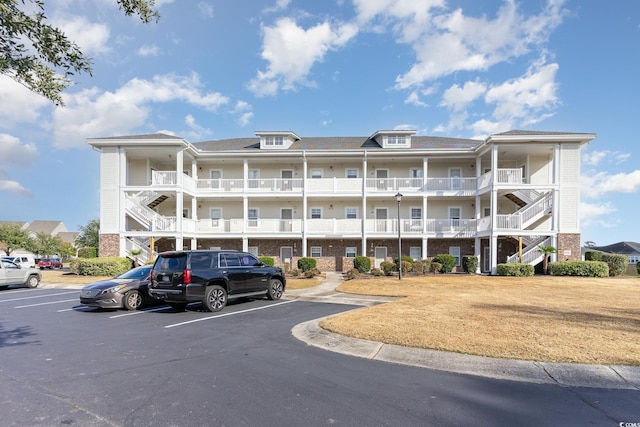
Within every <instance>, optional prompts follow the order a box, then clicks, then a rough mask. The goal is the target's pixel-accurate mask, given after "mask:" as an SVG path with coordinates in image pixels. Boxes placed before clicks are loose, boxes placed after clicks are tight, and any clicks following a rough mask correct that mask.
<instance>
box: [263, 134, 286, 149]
mask: <svg viewBox="0 0 640 427" xmlns="http://www.w3.org/2000/svg"><path fill="white" fill-rule="evenodd" d="M264 145H266V146H270V147H274V146H277V147H280V146H282V145H284V137H283V136H265V137H264Z"/></svg>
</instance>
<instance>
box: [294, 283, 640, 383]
mask: <svg viewBox="0 0 640 427" xmlns="http://www.w3.org/2000/svg"><path fill="white" fill-rule="evenodd" d="M342 281H343V278H342V274H340V273H335V272H329V273H327V277H326V279H325V280H323V282H322V283H321V284H320V285H318V286H315V287H312V288H307V289H297V290H288V291H286V292H285V294H284V298H286V299H298V300H303V301H314V302H325V303H331V304H350V305H358V306H367V307H368V306H372V305H376V304H381V303H385V302H389V301H393V300H396V299H397V298H387V297H370V296H365V295H353V294H346V293H342V292H338V291H336V288H337V287H338V285H340V283H342ZM321 320H322V319H314V320H310V321H308V322H305V323H301V324H299V325H297V326H295V327H294V328H293V329H292V333H293V335H294V336H295V337H296V338H298V339H299V340H301V341H304V342H306V343H307V344H309V345H312V346H315V347H319V348H322V349H324V350H329V351H335V352H338V353H343V354H347V355H350V356H356V357H363V358H367V359H373V360H379V361H384V362H392V363H400V364H404V365H411V366H418V367H423V368H429V369H438V370H442V371H448V372H456V373H460V374H467V375H479V376H484V377H490V378H498V379H506V380H513V381H525V382H533V383H540V384H556V385H560V386H563V387H598V388H612V389H629V390H640V367H633V366H605V365H582V364H571V363H546V362H530V361H523V360H509V359H496V358H490V357H481V356H470V355H464V354H459V353H449V352H444V351H436V350H423V349H417V348H410V347H401V346H397V345H389V344H383V343H379V342H374V341H367V340H361V339H354V338H348V337H344V336H342V335H337V334H333V333H331V332H328V331H326V330H324V329H322V328H320V327H319V326H318V324H319V323H320V321H321Z"/></svg>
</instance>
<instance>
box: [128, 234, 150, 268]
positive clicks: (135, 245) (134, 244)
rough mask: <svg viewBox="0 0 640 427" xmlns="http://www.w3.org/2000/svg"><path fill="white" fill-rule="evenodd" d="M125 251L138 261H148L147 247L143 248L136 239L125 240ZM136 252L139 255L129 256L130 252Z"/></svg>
mask: <svg viewBox="0 0 640 427" xmlns="http://www.w3.org/2000/svg"><path fill="white" fill-rule="evenodd" d="M125 250H126V251H127V255H129V256H132V257H135V258H137V259H138V261H141V262H144V261H146V260H148V259H149V247H148V246H144V245H143V244H142V243H141V242H139V241H138V239H134V238H128V239H126V240H125ZM133 250H138V251H140V253H139V254H138V255H131V251H133Z"/></svg>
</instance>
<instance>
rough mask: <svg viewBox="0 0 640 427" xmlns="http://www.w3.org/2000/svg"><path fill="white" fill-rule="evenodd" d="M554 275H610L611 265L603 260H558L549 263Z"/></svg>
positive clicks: (550, 270)
mask: <svg viewBox="0 0 640 427" xmlns="http://www.w3.org/2000/svg"><path fill="white" fill-rule="evenodd" d="M549 272H550V273H551V274H553V275H554V276H585V277H609V266H608V265H607V263H606V262H602V261H558V262H550V263H549Z"/></svg>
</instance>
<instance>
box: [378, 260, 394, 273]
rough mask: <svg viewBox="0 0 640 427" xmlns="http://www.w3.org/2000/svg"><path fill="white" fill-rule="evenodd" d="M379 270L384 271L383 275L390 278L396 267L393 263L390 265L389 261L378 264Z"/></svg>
mask: <svg viewBox="0 0 640 427" xmlns="http://www.w3.org/2000/svg"><path fill="white" fill-rule="evenodd" d="M380 268H381V269H382V271H384V274H385V275H386V276H390V275H391V272H392V271H395V270H396V268H397V267H396V265H395V264H394V263H392V262H391V261H382V262H381V263H380Z"/></svg>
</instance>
